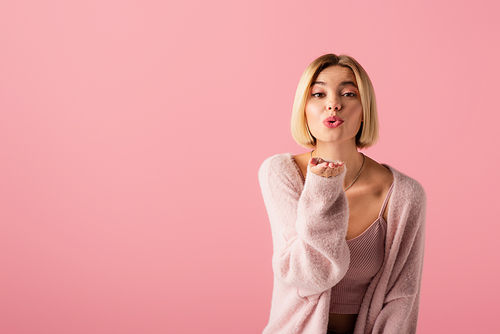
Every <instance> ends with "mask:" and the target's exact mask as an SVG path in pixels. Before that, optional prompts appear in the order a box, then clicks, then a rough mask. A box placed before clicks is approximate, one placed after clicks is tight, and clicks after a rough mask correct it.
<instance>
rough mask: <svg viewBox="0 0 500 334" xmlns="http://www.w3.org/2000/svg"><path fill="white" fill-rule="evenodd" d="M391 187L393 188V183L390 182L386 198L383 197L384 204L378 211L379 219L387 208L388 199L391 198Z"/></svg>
mask: <svg viewBox="0 0 500 334" xmlns="http://www.w3.org/2000/svg"><path fill="white" fill-rule="evenodd" d="M393 187H394V182H392V184H391V187H390V188H389V191H388V192H387V196H386V197H385V201H384V204H383V205H382V209H381V210H380V213H379V215H378V216H379V218H380V217H382V215H383V214H384V211H385V207H386V206H387V203H388V202H389V197H391V192H392V188H393Z"/></svg>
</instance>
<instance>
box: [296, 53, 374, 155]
mask: <svg viewBox="0 0 500 334" xmlns="http://www.w3.org/2000/svg"><path fill="white" fill-rule="evenodd" d="M330 66H342V67H347V68H350V69H351V71H352V72H353V73H354V76H355V78H356V82H357V84H358V90H359V94H360V96H361V105H362V107H363V122H362V123H361V127H360V128H359V131H358V133H357V134H356V146H357V147H358V148H360V149H362V148H367V147H370V146H372V145H373V144H375V143H376V142H377V140H378V118H377V104H376V101H375V91H374V90H373V86H372V82H371V81H370V78H369V77H368V74H367V73H366V72H365V70H364V69H363V67H361V65H360V64H359V63H358V62H357V61H356V60H355V59H354V58H352V57H349V56H346V55H339V56H337V55H335V54H331V53H330V54H326V55H323V56H321V57H319V58H317V59H316V60H314V61H313V62H312V63H311V64H310V65H309V66H308V67H307V68H306V70H305V71H304V73H303V74H302V77H301V78H300V81H299V85H298V86H297V91H296V92H295V99H294V102H293V110H292V137H293V139H295V141H296V142H297V143H298V144H299V145H301V146H303V147H305V148H309V149H314V148H315V147H316V138H314V136H313V135H312V134H311V132H310V131H309V127H308V125H307V119H306V104H307V101H308V99H309V95H310V94H309V93H310V90H311V85H312V83H313V82H314V81H315V80H316V78H317V77H318V75H319V74H320V72H321V71H323V70H324V69H325V68H327V67H330Z"/></svg>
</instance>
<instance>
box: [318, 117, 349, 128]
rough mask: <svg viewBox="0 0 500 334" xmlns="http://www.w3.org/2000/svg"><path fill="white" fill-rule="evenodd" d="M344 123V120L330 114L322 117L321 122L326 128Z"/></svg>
mask: <svg viewBox="0 0 500 334" xmlns="http://www.w3.org/2000/svg"><path fill="white" fill-rule="evenodd" d="M342 123H344V120H343V119H342V118H340V117H338V116H330V117H327V118H325V119H324V121H323V124H324V125H325V126H326V127H327V128H332V129H333V128H336V127H339V126H341V125H342Z"/></svg>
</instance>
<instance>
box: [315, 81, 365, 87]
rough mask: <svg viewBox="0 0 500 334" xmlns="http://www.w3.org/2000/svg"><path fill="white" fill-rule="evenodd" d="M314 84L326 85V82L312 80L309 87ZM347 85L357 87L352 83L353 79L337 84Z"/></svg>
mask: <svg viewBox="0 0 500 334" xmlns="http://www.w3.org/2000/svg"><path fill="white" fill-rule="evenodd" d="M314 85H321V86H326V82H324V81H314V82H313V83H312V84H311V87H312V86H314ZM349 85H350V86H354V87H356V88H358V86H356V84H355V83H354V81H342V82H341V83H340V85H339V86H349Z"/></svg>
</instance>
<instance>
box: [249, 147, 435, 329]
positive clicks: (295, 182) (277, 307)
mask: <svg viewBox="0 0 500 334" xmlns="http://www.w3.org/2000/svg"><path fill="white" fill-rule="evenodd" d="M386 167H387V168H388V169H389V170H390V171H391V172H392V174H393V176H394V188H393V192H392V194H391V198H390V202H389V208H388V214H387V235H386V241H385V256H384V262H383V264H382V268H381V270H380V271H379V272H378V273H377V275H376V276H375V277H374V278H373V280H372V282H371V283H370V285H369V286H368V289H367V291H366V294H365V296H364V298H363V302H362V304H361V308H360V311H359V314H358V319H357V322H356V327H355V331H354V333H355V334H362V333H364V334H367V333H377V334H382V333H383V334H390V333H394V334H407V333H415V332H416V327H417V318H418V306H419V297H420V283H421V277H422V264H423V256H424V229H425V208H426V197H425V192H424V190H423V188H422V186H421V185H420V184H419V183H418V182H417V181H415V180H414V179H412V178H410V177H408V176H406V175H404V174H402V173H400V172H398V171H397V170H395V169H394V168H392V167H389V166H386ZM344 177H345V171H344V172H343V173H341V174H340V175H337V176H336V177H333V178H324V177H321V176H318V175H316V174H314V173H312V172H310V171H309V170H308V171H307V177H306V182H305V184H304V183H303V181H302V177H301V175H300V171H299V169H298V167H297V165H296V164H295V162H294V161H293V157H292V155H291V154H280V155H275V156H273V157H270V158H268V159H267V160H266V161H264V163H263V164H262V166H261V168H260V170H259V182H260V186H261V190H262V195H263V197H264V203H265V205H266V209H267V212H268V216H269V220H270V223H271V231H272V238H273V259H272V264H273V272H274V289H273V296H272V305H271V313H270V317H269V323H268V325H267V326H266V328H265V329H264V331H263V334H271V333H272V334H277V333H283V334H294V333H307V334H325V333H326V332H327V326H328V316H329V305H330V297H331V296H330V294H331V288H332V287H333V286H334V285H335V284H337V283H338V282H339V281H340V280H341V279H342V277H343V276H344V274H345V273H346V271H347V268H348V266H349V248H348V246H347V243H346V240H345V236H346V232H347V225H348V219H349V212H348V210H349V207H348V201H347V198H346V196H345V193H344V191H343V189H342V185H343V179H344Z"/></svg>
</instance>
